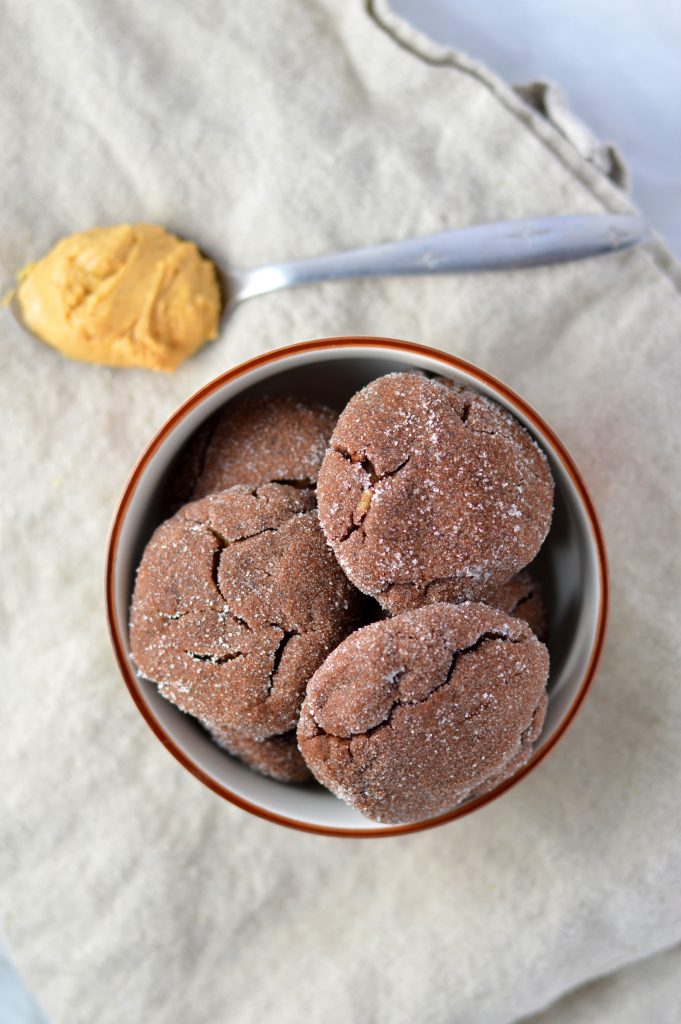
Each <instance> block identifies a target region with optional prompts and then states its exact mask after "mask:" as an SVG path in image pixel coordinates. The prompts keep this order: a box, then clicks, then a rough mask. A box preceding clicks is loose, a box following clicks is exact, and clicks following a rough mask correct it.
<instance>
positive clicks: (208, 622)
mask: <svg viewBox="0 0 681 1024" xmlns="http://www.w3.org/2000/svg"><path fill="white" fill-rule="evenodd" d="M313 502H314V494H313V493H312V491H311V490H299V489H297V488H295V487H289V486H285V485H281V484H265V485H263V486H262V487H259V488H257V489H250V488H248V487H233V488H231V489H230V490H227V491H221V492H219V493H218V494H214V495H210V496H209V497H207V498H203V499H201V500H199V501H195V502H191V503H190V504H188V505H185V506H183V508H181V509H180V511H179V512H177V513H176V514H175V515H174V516H173V517H172V518H171V519H169V520H167V521H166V522H165V523H163V524H162V525H161V526H159V527H158V529H157V530H156V531H155V533H154V534H153V536H152V538H151V540H150V541H149V543H148V544H147V547H146V550H145V552H144V556H143V558H142V562H141V564H140V567H139V569H138V573H137V580H136V583H135V590H134V594H133V599H132V608H131V615H130V644H131V651H132V656H133V659H134V661H135V663H136V665H137V667H138V669H139V671H140V672H141V673H142V674H143V675H144V676H146V677H147V678H148V679H151V680H153V681H154V682H155V683H157V684H158V687H159V690H160V692H161V693H162V694H163V696H164V697H167V698H168V699H169V700H171V701H173V703H175V704H177V706H178V707H179V708H181V709H182V710H183V711H187V712H189V713H190V714H192V715H196V717H197V718H199V719H200V720H201V721H204V722H210V723H211V724H212V725H213V726H214V727H216V728H227V729H238V730H239V731H240V732H242V733H244V734H246V735H249V736H251V737H252V738H254V739H264V738H265V737H267V736H273V735H278V734H280V733H283V732H286V731H287V730H290V729H293V728H295V725H296V722H297V719H298V710H299V708H300V704H301V702H302V699H303V696H304V694H305V687H306V685H307V681H308V679H309V678H310V676H311V675H312V673H313V672H314V671H315V669H316V668H317V667H318V666H319V665H320V664H321V663H322V661H323V660H324V658H325V657H326V654H327V653H328V652H329V651H330V650H331V648H332V647H334V646H335V645H336V644H337V643H338V642H339V641H340V640H341V639H342V638H343V637H344V636H345V634H346V633H347V632H348V631H349V630H350V629H352V628H353V627H354V625H355V624H356V622H357V614H358V607H359V595H358V594H357V592H356V591H354V589H353V587H352V586H351V585H350V583H349V582H348V580H347V579H346V577H345V576H344V575H343V573H342V572H341V570H340V568H339V567H338V565H337V563H336V561H335V559H334V557H333V554H332V553H331V551H330V550H329V548H328V546H327V544H326V543H325V540H324V536H323V534H322V531H321V529H320V527H319V522H318V519H317V513H316V511H310V509H311V506H312V504H313Z"/></svg>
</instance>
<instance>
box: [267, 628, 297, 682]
mask: <svg viewBox="0 0 681 1024" xmlns="http://www.w3.org/2000/svg"><path fill="white" fill-rule="evenodd" d="M272 626H273V627H274V628H275V629H279V630H281V633H282V637H281V640H280V641H279V644H278V646H277V649H276V651H275V652H274V659H273V661H272V668H271V669H270V674H269V677H268V680H267V696H268V697H270V696H271V695H272V693H273V692H274V686H275V682H276V678H277V672H278V671H279V666H280V665H281V660H282V658H283V657H284V651H285V650H286V648H287V646H288V644H289V641H290V640H292V639H293V637H294V636H300V633H299V632H298V630H297V629H284V628H283V627H282V626H280V625H278V623H276V622H273V623H272Z"/></svg>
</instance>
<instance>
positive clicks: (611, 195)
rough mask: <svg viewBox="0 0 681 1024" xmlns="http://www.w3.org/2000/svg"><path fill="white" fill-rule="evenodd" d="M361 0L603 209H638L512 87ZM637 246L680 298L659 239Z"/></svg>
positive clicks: (676, 267) (390, 31) (382, 0)
mask: <svg viewBox="0 0 681 1024" xmlns="http://www.w3.org/2000/svg"><path fill="white" fill-rule="evenodd" d="M363 3H364V6H365V9H366V13H367V16H368V17H369V19H370V20H371V21H372V22H373V23H374V24H375V25H376V27H377V28H378V29H379V30H380V31H382V32H383V33H384V34H385V35H387V36H389V37H390V38H391V39H392V40H393V42H394V43H395V44H396V45H397V46H399V47H401V48H402V49H403V50H406V51H407V52H409V53H411V54H412V55H413V56H415V57H417V58H418V59H420V60H422V61H424V62H425V63H427V64H431V65H434V66H436V67H453V68H456V69H458V70H459V71H462V72H463V73H464V74H467V75H470V76H471V77H473V78H476V79H477V80H478V81H479V82H481V83H482V85H484V86H485V87H486V88H487V89H488V90H489V91H490V92H491V93H492V95H493V96H494V97H495V98H496V99H497V101H498V102H499V103H500V104H501V106H503V107H504V108H505V109H506V110H507V111H508V112H509V113H511V114H512V115H513V116H514V117H516V118H517V120H519V121H520V122H521V123H522V124H523V125H524V126H525V127H526V128H528V129H529V130H530V131H531V132H532V133H533V134H534V135H535V136H536V137H537V138H538V139H539V140H540V142H542V143H543V144H544V146H545V147H546V148H547V149H548V150H549V151H550V152H551V153H552V154H553V156H554V157H555V158H556V159H557V160H559V161H560V162H561V163H562V164H563V165H564V166H565V167H566V168H567V170H568V171H570V173H571V174H572V175H573V176H574V177H575V179H576V180H577V181H579V182H580V184H581V185H582V186H583V187H584V188H586V189H587V190H588V191H589V192H590V194H591V195H592V196H593V197H594V198H595V199H597V200H599V201H600V202H601V203H602V204H603V206H604V209H606V210H608V211H609V212H613V213H634V212H638V210H637V207H636V206H635V205H634V203H633V202H632V201H631V200H630V199H629V198H628V197H627V195H626V194H625V193H624V192H623V191H622V190H621V189H620V188H618V187H617V186H616V185H615V184H613V183H612V181H610V179H609V178H607V177H606V176H605V175H603V174H601V173H600V172H599V171H597V170H596V169H595V168H593V167H591V166H590V165H589V163H588V161H587V160H585V159H584V158H583V157H582V156H580V154H579V153H578V151H577V150H576V149H575V148H574V146H573V145H572V143H571V142H569V141H568V140H567V139H566V138H565V137H563V136H562V135H561V133H560V131H559V130H558V129H557V128H556V127H555V126H554V125H553V123H552V122H551V121H550V120H548V119H547V118H546V117H545V116H544V115H543V114H541V113H539V112H537V111H536V110H535V109H533V108H532V107H531V106H530V105H529V104H528V103H527V102H525V101H524V100H523V99H522V98H521V96H520V95H519V94H518V93H517V92H516V91H515V90H514V88H513V86H511V85H509V84H507V83H506V82H504V81H503V79H501V78H498V77H497V76H496V75H495V74H493V72H491V71H490V70H489V69H488V68H487V67H485V66H484V65H483V64H480V63H479V62H478V61H476V60H473V59H472V58H470V57H468V56H466V55H465V54H463V53H459V52H458V51H457V50H454V49H452V48H451V47H447V46H443V45H441V44H439V43H436V42H435V41H434V40H433V39H430V38H429V37H428V36H426V35H424V34H423V33H422V32H420V31H419V30H418V29H416V28H414V26H413V25H411V24H410V23H409V22H408V21H406V20H405V19H404V18H402V17H401V16H400V15H398V14H396V13H395V12H394V11H393V9H392V7H391V5H390V0H363ZM641 251H642V252H643V253H645V255H646V256H647V258H648V259H650V260H651V261H652V262H653V263H654V264H655V266H656V267H657V269H658V270H659V271H660V272H661V273H662V274H663V276H664V277H665V279H666V280H667V281H668V282H669V283H670V285H671V286H672V288H673V290H674V294H675V296H676V298H677V300H679V299H681V264H679V263H678V262H677V261H676V259H675V258H674V256H673V255H672V253H671V251H670V250H669V249H668V247H667V245H666V243H665V242H664V239H663V238H662V237H661V236H660V235H658V234H657V233H656V232H653V234H652V241H651V242H649V243H648V244H647V245H646V246H645V248H643V249H642V250H641Z"/></svg>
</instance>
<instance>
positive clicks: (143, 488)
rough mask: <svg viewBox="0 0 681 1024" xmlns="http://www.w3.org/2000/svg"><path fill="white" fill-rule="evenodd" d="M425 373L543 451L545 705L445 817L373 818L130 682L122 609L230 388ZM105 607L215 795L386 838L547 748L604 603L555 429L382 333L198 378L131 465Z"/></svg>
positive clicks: (172, 737)
mask: <svg viewBox="0 0 681 1024" xmlns="http://www.w3.org/2000/svg"><path fill="white" fill-rule="evenodd" d="M413 369H419V370H424V371H426V372H428V373H435V374H441V375H443V376H447V377H451V378H452V379H454V380H456V381H459V382H461V383H464V384H470V385H472V386H473V387H475V388H477V389H478V390H479V391H481V392H482V393H483V394H486V395H489V396H490V397H491V398H493V399H495V400H496V401H497V402H500V403H501V404H502V405H504V406H506V408H507V409H510V411H511V412H512V413H513V414H514V415H515V416H517V418H518V419H519V420H520V421H521V423H523V424H524V425H525V426H526V427H527V429H528V430H529V431H530V433H531V434H532V435H533V436H534V437H535V438H536V440H537V441H538V442H539V444H540V445H541V446H542V448H543V449H544V451H545V452H546V454H547V456H548V458H549V461H550V463H551V470H552V472H553V477H554V480H555V483H556V510H555V515H554V519H553V524H552V526H551V531H550V534H549V537H548V539H547V541H546V542H545V544H544V547H543V548H542V551H541V552H540V554H539V556H538V559H537V561H536V568H537V572H538V573H539V575H540V577H541V580H542V584H543V587H544V592H545V596H546V603H547V605H548V609H549V635H548V646H549V651H550V654H551V675H550V680H549V693H550V700H549V708H548V713H547V716H546V722H545V724H544V728H543V731H542V734H541V736H540V738H539V740H538V742H537V744H536V747H535V750H534V753H533V756H532V758H531V760H530V761H529V763H528V764H527V765H525V767H524V768H522V769H521V770H520V771H519V772H518V773H517V774H516V775H515V776H514V777H513V778H512V779H510V780H507V781H506V782H503V783H502V784H501V785H499V786H498V787H497V788H496V789H494V790H493V791H492V792H490V793H487V794H485V795H484V796H482V797H479V798H478V799H474V800H469V801H468V802H466V803H464V804H461V805H460V806H458V807H456V808H454V809H453V810H451V811H449V812H448V813H446V814H442V815H439V816H438V817H435V818H429V819H426V820H424V821H420V822H416V823H414V824H409V825H380V824H377V823H376V822H372V821H369V820H367V819H366V818H364V817H362V815H360V814H359V813H358V812H357V811H354V810H352V809H351V808H350V807H347V806H346V805H345V804H344V803H342V802H341V801H340V800H337V799H336V798H335V797H334V796H332V795H331V794H330V793H328V792H327V791H326V790H324V789H322V788H321V787H320V786H317V785H314V784H313V785H308V786H286V785H283V784H281V783H278V782H274V781H273V780H270V779H266V778H264V777H263V776H261V775H258V774H256V773H255V772H253V771H251V770H250V769H248V768H246V767H245V766H244V765H243V764H241V762H239V761H237V760H235V759H234V758H232V757H230V756H229V755H228V754H226V753H225V752H224V751H222V750H221V749H220V748H219V747H217V746H216V745H215V744H214V743H213V742H212V741H211V740H210V739H209V737H208V735H207V733H205V732H204V731H203V730H202V729H201V728H200V726H199V725H198V724H197V723H196V722H195V721H194V719H192V718H191V717H190V716H188V715H185V714H182V712H180V711H178V710H177V708H175V707H174V706H173V705H172V704H170V703H168V701H166V700H165V699H164V698H163V697H161V696H160V695H159V693H158V691H157V689H156V687H155V686H154V685H153V684H152V683H150V682H148V681H146V680H144V679H140V678H139V677H138V676H137V673H136V672H135V668H134V666H133V664H132V662H131V660H130V654H129V645H128V609H129V605H130V597H131V594H132V588H133V583H134V576H135V569H136V566H137V565H138V563H139V561H140V558H141V556H142V552H143V550H144V546H145V544H146V543H147V541H148V540H149V537H150V536H151V533H152V531H153V530H154V528H155V527H156V526H157V525H158V523H159V522H160V521H161V520H162V519H163V518H164V514H165V507H166V501H167V493H168V485H169V480H170V478H171V477H172V472H173V463H174V462H175V460H176V458H177V456H178V453H179V452H180V450H181V449H182V447H183V446H184V445H185V443H186V442H187V440H188V438H189V437H190V436H191V435H192V434H193V433H194V431H195V430H196V429H197V428H198V427H200V426H201V424H202V423H203V422H204V421H205V420H206V418H207V417H208V416H210V415H212V414H213V413H214V412H215V411H216V409H219V408H220V406H222V405H223V404H224V403H225V402H227V401H229V400H230V399H232V398H234V397H235V396H236V395H241V394H244V393H245V392H246V391H248V392H249V393H250V394H263V393H269V394H292V395H296V396H300V397H303V398H305V397H306V398H313V399H316V400H318V401H321V402H325V403H327V404H329V405H331V406H334V407H336V408H338V409H339V410H340V409H342V408H343V406H344V405H345V403H346V402H347V400H348V399H349V398H350V396H351V395H352V394H354V392H355V391H357V390H358V389H359V388H361V387H363V386H364V385H365V384H367V383H368V382H369V381H370V380H373V379H374V378H375V377H380V376H381V375H382V374H385V373H391V372H393V371H396V370H413ZM106 586H107V612H108V618H109V627H110V631H111V639H112V643H113V646H114V650H115V652H116V657H117V659H118V663H119V665H120V668H121V672H122V674H123V678H124V680H125V683H126V685H127V686H128V689H129V690H130V693H131V694H132V697H133V699H134V700H135V703H136V704H137V707H138V708H139V710H140V711H141V713H142V715H143V716H144V718H145V719H146V721H147V722H148V724H149V725H150V726H151V728H152V729H153V731H154V732H155V733H156V735H157V736H158V738H159V739H160V740H161V741H162V743H164V744H165V746H166V747H167V748H168V750H170V752H171V753H172V754H174V756H175V757H176V758H177V759H178V760H179V761H180V762H181V763H182V764H183V765H184V766H185V768H187V769H188V770H189V771H190V772H192V773H193V774H194V775H195V776H196V777H197V778H198V779H200V780H201V781H202V782H203V783H205V785H207V786H209V787H210V788H211V789H213V790H214V791H215V792H216V793H219V794H220V795H221V796H223V797H224V798H225V799H227V800H230V801H231V802H232V803H234V804H237V805H238V806H239V807H242V808H243V809H244V810H247V811H251V812H252V813H254V814H258V815H260V816H261V817H263V818H267V819H269V820H270V821H274V822H278V823H279V824H282V825H289V826H291V827H294V828H298V829H303V830H306V831H309V832H318V833H325V834H331V835H337V836H338V835H342V836H354V837H364V836H386V835H396V834H400V833H405V832H414V831H417V830H419V829H424V828H431V827H432V826H434V825H440V824H443V823H444V822H446V821H451V820H452V819H453V818H457V817H460V816H461V815H464V814H469V813H470V812H471V811H473V810H475V809H476V808H478V807H480V806H482V805H483V804H485V803H488V802H489V801H490V800H493V799H495V798H496V797H498V796H499V795H500V794H501V793H503V792H505V791H506V790H507V789H509V787H510V786H512V785H515V784H516V783H517V782H518V781H519V780H520V779H521V778H523V777H524V776H526V775H527V774H528V772H530V771H532V769H533V768H535V767H536V765H537V764H538V763H539V762H540V761H541V760H542V759H543V758H544V757H545V756H546V754H547V753H548V752H549V750H551V749H552V748H553V747H554V746H555V744H556V743H557V741H558V740H559V739H560V737H561V736H562V735H563V733H564V732H565V730H566V728H567V726H568V725H569V723H570V722H571V721H572V719H573V718H574V716H575V714H576V712H577V710H578V708H579V707H580V705H581V703H582V701H583V700H584V698H585V696H586V693H587V691H588V689H589V687H590V685H591V682H592V680H593V677H594V673H595V670H596V666H597V663H598V660H599V657H600V654H601V650H602V647H603V640H604V635H605V628H606V620H607V610H608V581H607V563H606V554H605V546H604V543H603V537H602V533H601V529H600V526H599V523H598V519H597V516H596V512H595V510H594V507H593V504H592V501H591V499H590V497H589V494H588V491H587V489H586V487H585V485H584V482H583V481H582V478H581V476H580V475H579V472H578V470H577V468H576V466H575V465H574V463H573V462H572V459H571V458H570V456H569V455H568V453H567V452H566V450H565V448H564V447H563V445H562V444H561V443H560V441H559V440H558V438H557V437H556V435H555V434H554V433H553V431H552V430H551V429H550V428H549V427H548V426H547V425H546V423H544V421H543V420H542V419H541V418H540V417H539V416H538V415H537V414H536V413H535V412H534V411H533V410H532V409H531V408H530V407H529V406H528V405H527V403H526V402H524V401H523V400H522V399H521V398H519V397H518V395H516V394H514V393H513V392H512V391H511V390H510V389H509V388H507V387H506V386H505V385H504V384H501V383H500V382H499V381H497V380H495V379H494V378H493V377H491V376H489V374H487V373H484V372H483V371H482V370H479V369H477V368H476V367H475V366H472V365H471V364H469V363H465V362H463V361H462V360H460V359H457V358H455V357H454V356H450V355H447V354H445V353H443V352H438V351H436V350H435V349H429V348H424V347H423V346H420V345H415V344H412V343H411V342H406V341H396V340H392V339H387V338H328V339H323V340H320V341H311V342H305V343H303V344H300V345H294V346H290V347H287V348H280V349H275V350H274V351H271V352H267V353H265V354H264V355H261V356H258V357H256V358H255V359H251V360H249V361H248V362H246V363H242V364H241V365H240V366H236V367H235V368H234V369H232V370H228V371H227V372H226V373H224V374H222V376H220V377H218V378H217V379H216V380H214V381H212V382H211V383H210V384H207V385H206V386H205V387H204V388H202V389H201V390H200V391H198V392H197V393H196V394H195V395H193V396H192V397H191V398H189V399H188V400H187V401H186V402H185V403H184V404H183V405H182V406H180V408H179V409H178V410H177V412H175V413H174V414H173V415H172V416H171V417H170V419H169V420H168V421H167V422H166V423H165V424H164V425H163V426H162V427H161V429H160V430H159V431H158V433H157V434H156V436H155V437H154V438H153V439H152V441H151V442H150V443H149V444H148V446H147V447H146V448H145V450H144V452H143V453H142V455H141V457H140V459H139V461H138V462H137V465H136V466H135V468H134V469H133V471H132V474H131V476H130V479H129V481H128V483H127V485H126V487H125V490H124V492H123V496H122V498H121V501H120V504H119V506H118V510H117V511H116V515H115V518H114V522H113V526H112V530H111V536H110V539H109V549H108V554H107V581H106Z"/></svg>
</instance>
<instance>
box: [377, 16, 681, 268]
mask: <svg viewBox="0 0 681 1024" xmlns="http://www.w3.org/2000/svg"><path fill="white" fill-rule="evenodd" d="M392 6H393V9H394V10H395V11H396V12H397V13H398V14H401V15H402V16H403V17H406V18H408V20H409V21H411V22H412V24H413V25H415V26H416V28H418V29H420V30H421V31H422V32H425V33H426V34H427V35H429V36H431V37H432V38H433V39H435V40H437V42H439V43H444V44H446V45H448V46H451V47H452V48H453V49H456V50H459V51H461V52H463V53H466V54H467V55H468V56H470V57H473V58H475V59H476V60H479V61H481V62H482V63H483V64H486V65H487V66H488V67H490V68H491V69H492V70H493V71H496V72H497V74H499V75H500V76H501V77H502V78H504V79H506V81H508V82H510V83H511V84H513V85H517V84H520V83H525V82H530V81H534V80H537V79H542V80H544V81H551V82H554V83H556V84H557V85H558V86H559V87H560V88H561V90H562V91H563V93H564V94H565V95H566V96H567V98H568V100H569V103H570V106H571V107H572V109H573V110H574V111H575V112H576V113H577V114H579V116H580V117H581V118H582V120H584V121H585V122H586V123H587V124H588V125H589V127H590V128H591V129H592V130H593V131H594V132H595V134H596V135H597V136H598V137H599V138H601V139H604V140H607V141H611V142H614V143H615V145H616V146H617V147H618V149H619V150H620V153H621V154H622V155H623V157H624V160H625V162H626V164H627V166H628V168H629V171H630V174H631V178H632V193H633V196H634V199H635V200H636V202H637V203H638V205H639V206H640V207H641V209H642V210H643V212H644V213H645V214H646V215H647V217H648V218H649V220H650V221H651V223H652V224H653V226H654V227H655V228H656V229H657V230H658V231H659V232H660V233H661V234H662V235H663V236H664V237H665V239H666V241H667V243H668V244H669V246H670V247H671V248H672V249H673V250H674V252H675V254H676V255H677V256H678V257H681V3H679V2H678V0H646V2H645V3H644V2H643V0H616V2H614V0H597V2H594V0H572V2H571V3H569V4H557V3H553V2H551V0H512V2H504V0H488V2H486V3H480V2H479V0H392Z"/></svg>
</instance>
